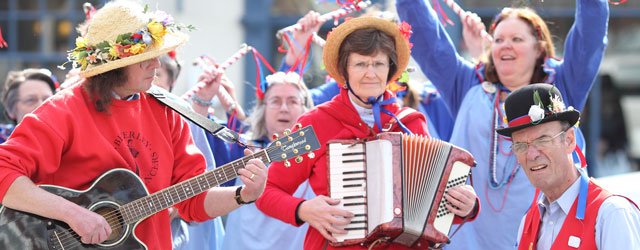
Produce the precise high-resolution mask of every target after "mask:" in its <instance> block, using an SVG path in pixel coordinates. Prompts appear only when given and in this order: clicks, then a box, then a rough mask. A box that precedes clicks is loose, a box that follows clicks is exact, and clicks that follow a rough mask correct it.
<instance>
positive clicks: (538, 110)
mask: <svg viewBox="0 0 640 250" xmlns="http://www.w3.org/2000/svg"><path fill="white" fill-rule="evenodd" d="M533 103H534V104H533V105H531V107H530V108H529V118H531V122H533V123H535V122H537V121H540V120H542V119H543V118H544V108H543V106H542V100H541V99H540V94H539V93H538V91H537V90H536V91H535V92H534V93H533Z"/></svg>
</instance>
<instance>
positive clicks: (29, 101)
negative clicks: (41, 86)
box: [18, 95, 51, 107]
mask: <svg viewBox="0 0 640 250" xmlns="http://www.w3.org/2000/svg"><path fill="white" fill-rule="evenodd" d="M49 97H51V96H40V97H38V96H34V95H31V96H27V98H24V99H19V100H18V101H19V102H20V103H22V104H24V105H26V106H29V107H33V106H35V105H37V104H39V103H40V102H44V101H46V100H47V99H49Z"/></svg>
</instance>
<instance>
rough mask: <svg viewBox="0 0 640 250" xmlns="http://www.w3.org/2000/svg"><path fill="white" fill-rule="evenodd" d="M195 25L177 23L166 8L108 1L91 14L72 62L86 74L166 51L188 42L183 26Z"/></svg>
mask: <svg viewBox="0 0 640 250" xmlns="http://www.w3.org/2000/svg"><path fill="white" fill-rule="evenodd" d="M184 28H186V29H193V27H191V26H183V25H178V24H176V23H174V21H173V18H172V17H171V16H169V15H168V14H166V13H165V12H162V11H155V12H150V11H148V10H147V7H146V6H145V7H142V6H140V5H139V4H137V3H134V2H129V1H115V2H110V3H107V4H106V5H105V6H104V7H102V8H101V9H100V10H98V11H97V12H96V13H95V15H94V16H93V17H92V18H91V20H90V21H89V23H88V26H87V32H86V34H85V35H84V36H81V37H78V38H77V39H76V48H74V49H73V50H71V51H69V54H68V62H71V63H73V66H74V68H75V67H79V68H80V70H81V72H80V74H81V75H82V76H83V77H91V76H95V75H97V74H101V73H104V72H107V71H110V70H114V69H117V68H122V67H125V66H128V65H132V64H135V63H138V62H142V61H145V60H149V59H152V58H156V57H158V56H160V55H164V54H166V53H167V52H169V51H171V50H173V49H175V48H176V47H178V46H180V45H182V44H184V43H185V42H186V41H187V40H188V36H187V35H186V34H184V33H182V32H180V30H182V29H184Z"/></svg>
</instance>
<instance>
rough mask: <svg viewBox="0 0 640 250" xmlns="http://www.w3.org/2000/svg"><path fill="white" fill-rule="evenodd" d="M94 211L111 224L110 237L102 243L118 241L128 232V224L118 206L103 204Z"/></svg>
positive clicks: (107, 243) (108, 243)
mask: <svg viewBox="0 0 640 250" xmlns="http://www.w3.org/2000/svg"><path fill="white" fill-rule="evenodd" d="M93 211H94V212H95V213H97V214H99V215H101V216H102V217H104V218H105V219H106V220H107V222H108V223H109V226H111V235H109V238H107V240H106V241H104V242H102V243H101V244H100V245H110V244H113V243H116V242H117V241H118V240H120V239H121V238H123V237H124V235H125V234H126V233H127V230H126V229H127V225H126V224H125V223H124V219H122V214H120V212H119V211H118V209H117V208H115V207H111V206H103V207H98V208H95V209H94V210H93Z"/></svg>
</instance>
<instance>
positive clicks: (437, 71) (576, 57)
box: [396, 0, 609, 249]
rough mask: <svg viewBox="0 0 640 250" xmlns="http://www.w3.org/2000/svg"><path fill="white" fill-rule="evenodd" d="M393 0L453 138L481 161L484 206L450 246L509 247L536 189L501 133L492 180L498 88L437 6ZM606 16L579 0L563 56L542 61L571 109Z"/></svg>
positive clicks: (599, 6) (581, 93) (592, 65)
mask: <svg viewBox="0 0 640 250" xmlns="http://www.w3.org/2000/svg"><path fill="white" fill-rule="evenodd" d="M396 5H397V6H396V7H397V9H398V13H399V15H400V18H401V19H402V20H404V21H407V22H408V23H409V24H411V26H412V28H413V35H412V37H411V42H412V43H413V44H414V47H413V49H412V56H413V57H414V59H415V60H416V61H417V62H418V64H419V65H420V67H421V69H422V71H423V72H425V74H426V76H427V77H428V78H429V79H430V80H431V81H432V82H433V84H434V85H435V86H436V87H437V88H438V90H439V91H440V93H441V94H442V96H443V98H444V100H445V101H446V103H447V106H448V107H449V110H450V111H451V113H452V114H453V116H454V117H456V119H455V126H454V129H453V135H452V137H451V143H453V144H455V145H458V146H460V147H462V148H465V149H467V150H469V151H470V152H471V153H472V154H473V156H474V158H475V160H476V162H477V163H478V165H477V166H476V167H475V168H474V169H473V175H472V176H473V178H472V184H473V185H474V188H475V190H476V193H477V194H478V196H479V198H480V202H481V203H482V206H483V207H485V208H486V209H483V211H482V212H481V213H480V214H479V215H478V217H477V218H476V220H475V221H473V222H470V223H466V225H464V226H463V227H462V228H461V229H460V231H459V232H458V233H457V234H456V235H455V236H454V237H453V238H452V239H451V241H452V243H451V245H449V247H450V248H451V249H513V248H514V245H515V242H516V236H517V230H518V225H519V222H520V220H521V218H522V216H524V214H525V213H526V211H527V209H528V207H529V205H530V204H531V201H532V200H533V192H534V189H533V187H532V186H531V184H530V183H529V181H528V179H527V177H526V176H525V174H524V173H523V171H519V166H518V165H517V162H516V159H515V156H513V155H512V154H509V152H510V150H509V147H510V145H511V143H510V142H509V141H506V140H502V141H501V142H500V143H499V148H498V150H501V151H503V152H504V153H497V159H496V164H495V166H496V168H495V172H494V173H495V174H496V177H495V178H496V179H497V181H498V183H501V185H495V186H493V185H492V184H491V183H490V179H492V176H490V173H489V171H490V166H491V164H490V163H489V161H490V155H491V151H492V150H491V145H490V144H491V142H492V138H491V137H492V136H493V135H494V128H493V127H492V124H493V121H492V119H493V117H494V116H493V110H494V108H493V107H494V103H493V102H494V100H495V99H494V98H495V94H493V93H488V92H485V91H484V90H483V88H482V86H481V84H480V83H481V81H482V79H481V76H484V72H483V67H476V65H473V64H472V63H471V62H469V61H466V60H464V59H463V58H462V57H461V56H460V55H459V54H458V53H457V52H456V48H455V46H454V45H453V43H452V42H451V39H450V38H449V36H448V35H447V33H446V31H445V29H444V27H443V26H442V25H441V24H440V23H439V21H438V17H437V15H436V13H435V11H434V10H433V9H432V8H431V6H428V5H427V4H425V1H415V0H398V1H397V2H396ZM608 17H609V7H608V4H607V1H604V0H578V1H577V7H576V14H575V23H574V24H573V26H572V27H571V30H570V31H569V34H568V35H567V38H566V40H565V46H564V60H556V59H548V60H546V62H545V68H546V72H547V73H548V74H549V77H548V78H547V82H549V83H552V84H554V85H555V86H556V87H558V89H559V90H560V92H561V93H562V95H563V98H564V101H565V103H567V105H570V106H573V107H574V108H576V109H582V108H583V106H584V105H585V102H586V99H587V96H588V93H589V90H590V89H591V86H592V84H593V82H594V79H595V77H596V75H597V73H598V68H599V67H600V62H601V61H602V57H603V55H604V50H605V47H606V44H607V38H606V34H607V23H608ZM500 106H502V105H500ZM498 122H500V124H502V125H503V126H504V124H503V123H502V121H498ZM513 171H515V175H514V179H513V181H512V182H510V184H507V183H506V181H505V180H506V179H508V176H509V175H510V174H511V173H512V172H513ZM453 230H455V227H454V228H453V229H452V231H453Z"/></svg>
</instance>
